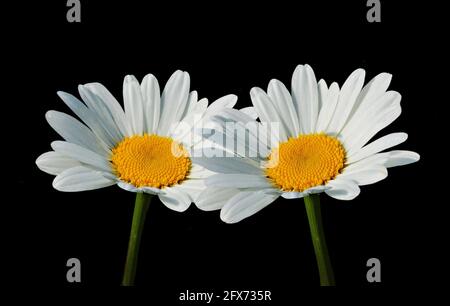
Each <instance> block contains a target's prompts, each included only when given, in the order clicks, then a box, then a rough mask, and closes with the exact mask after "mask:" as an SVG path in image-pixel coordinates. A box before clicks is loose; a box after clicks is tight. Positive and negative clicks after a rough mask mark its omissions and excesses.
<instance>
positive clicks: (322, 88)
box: [316, 79, 328, 126]
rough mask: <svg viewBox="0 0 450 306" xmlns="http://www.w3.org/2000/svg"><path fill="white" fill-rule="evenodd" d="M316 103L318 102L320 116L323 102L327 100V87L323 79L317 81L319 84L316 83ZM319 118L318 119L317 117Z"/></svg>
mask: <svg viewBox="0 0 450 306" xmlns="http://www.w3.org/2000/svg"><path fill="white" fill-rule="evenodd" d="M317 94H318V96H317V98H318V99H317V101H318V102H319V107H318V110H319V112H318V113H319V114H320V110H321V109H322V106H323V105H324V102H325V100H326V99H327V96H328V86H327V82H325V80H324V79H321V80H320V81H319V83H317ZM317 118H319V117H317ZM316 126H317V122H316Z"/></svg>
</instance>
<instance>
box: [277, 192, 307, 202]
mask: <svg viewBox="0 0 450 306" xmlns="http://www.w3.org/2000/svg"><path fill="white" fill-rule="evenodd" d="M307 195H308V194H307V193H304V192H297V191H287V192H283V193H282V194H281V196H282V197H283V198H285V199H288V200H292V199H300V198H303V197H305V196H307Z"/></svg>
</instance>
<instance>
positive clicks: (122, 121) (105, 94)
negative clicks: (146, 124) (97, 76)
mask: <svg viewBox="0 0 450 306" xmlns="http://www.w3.org/2000/svg"><path fill="white" fill-rule="evenodd" d="M84 87H85V88H87V89H89V90H90V91H91V92H92V93H93V94H95V95H96V96H98V97H99V98H100V100H101V101H102V102H103V104H104V105H105V106H106V109H107V110H108V111H109V113H110V114H111V117H112V120H113V122H114V123H115V125H116V126H117V128H118V129H119V131H120V134H121V135H122V136H131V127H130V125H129V124H128V122H127V120H126V117H125V113H124V111H123V108H122V106H120V104H119V102H118V101H117V99H116V98H114V96H113V95H112V94H111V93H110V92H109V91H108V89H106V87H105V86H103V85H102V84H100V83H89V84H85V85H84Z"/></svg>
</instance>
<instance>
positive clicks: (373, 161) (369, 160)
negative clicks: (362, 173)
mask: <svg viewBox="0 0 450 306" xmlns="http://www.w3.org/2000/svg"><path fill="white" fill-rule="evenodd" d="M388 159H389V152H385V153H378V154H374V155H372V156H369V157H366V158H364V159H361V160H359V161H357V162H354V163H352V164H350V165H348V166H346V167H345V168H344V171H353V170H357V169H362V168H365V167H372V166H375V165H378V166H384V164H385V163H386V162H387V161H388Z"/></svg>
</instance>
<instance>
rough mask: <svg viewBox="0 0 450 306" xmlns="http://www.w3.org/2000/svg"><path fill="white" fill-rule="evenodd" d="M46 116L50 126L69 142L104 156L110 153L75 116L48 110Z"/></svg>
mask: <svg viewBox="0 0 450 306" xmlns="http://www.w3.org/2000/svg"><path fill="white" fill-rule="evenodd" d="M45 118H46V119H47V122H48V123H49V124H50V126H51V127H52V128H53V129H54V130H55V131H56V132H57V133H58V134H59V135H61V137H63V138H64V139H65V140H67V141H68V142H71V143H75V144H78V145H80V146H83V147H85V148H87V149H89V150H91V151H94V152H96V153H98V154H101V155H103V156H108V155H109V154H110V152H109V151H108V150H107V149H106V148H105V147H104V146H102V145H101V143H100V142H99V140H98V139H97V137H96V136H95V135H94V134H93V133H92V131H91V130H90V129H88V128H87V127H86V126H85V125H84V124H82V123H81V122H80V121H78V120H77V119H75V118H74V117H72V116H70V115H67V114H64V113H61V112H57V111H48V112H47V113H46V114H45Z"/></svg>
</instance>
